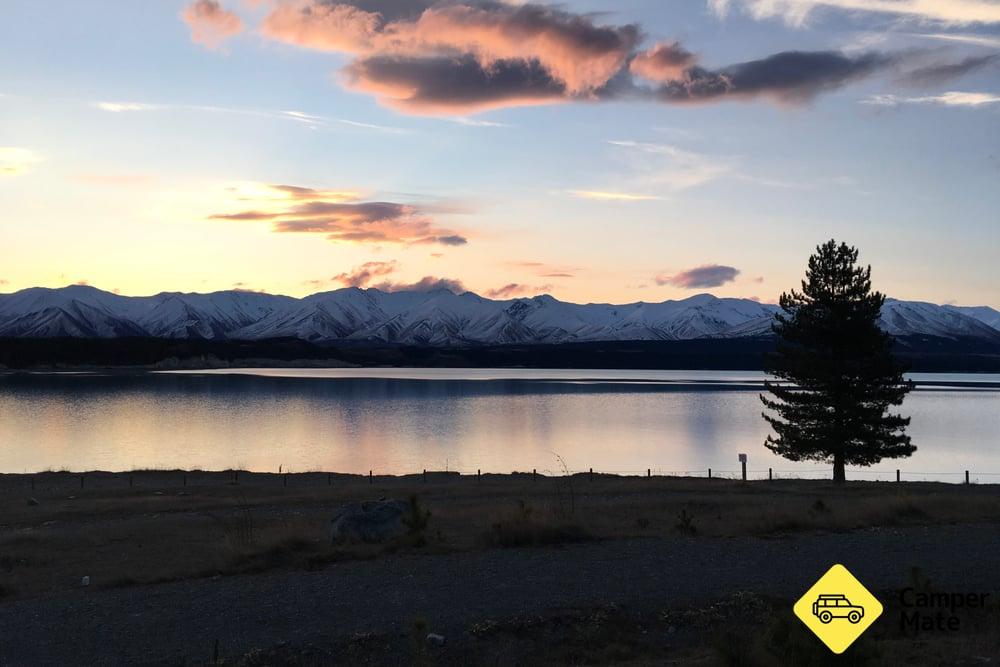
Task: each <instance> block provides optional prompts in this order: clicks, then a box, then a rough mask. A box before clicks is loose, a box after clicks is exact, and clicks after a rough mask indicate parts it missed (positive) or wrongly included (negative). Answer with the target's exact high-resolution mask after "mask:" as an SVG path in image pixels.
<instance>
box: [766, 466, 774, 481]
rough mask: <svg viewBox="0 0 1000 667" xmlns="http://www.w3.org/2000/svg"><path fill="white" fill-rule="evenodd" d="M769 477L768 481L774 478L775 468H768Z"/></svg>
mask: <svg viewBox="0 0 1000 667" xmlns="http://www.w3.org/2000/svg"><path fill="white" fill-rule="evenodd" d="M767 479H768V481H771V480H773V479H774V468H768V469H767Z"/></svg>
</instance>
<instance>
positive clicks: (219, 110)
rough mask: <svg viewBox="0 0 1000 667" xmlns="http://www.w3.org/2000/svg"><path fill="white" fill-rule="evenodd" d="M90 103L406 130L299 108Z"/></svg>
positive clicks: (114, 108)
mask: <svg viewBox="0 0 1000 667" xmlns="http://www.w3.org/2000/svg"><path fill="white" fill-rule="evenodd" d="M92 106H93V107H95V108H97V109H100V110H102V111H108V112H110V113H127V112H139V111H187V112H196V113H209V114H236V115H240V116H253V117H257V118H266V119H273V120H283V121H292V122H295V123H298V124H300V125H302V126H304V127H307V128H309V129H315V128H317V127H324V126H329V125H345V126H348V127H357V128H361V129H365V130H374V131H376V132H385V133H387V134H406V132H407V131H406V130H404V129H403V128H400V127H392V126H388V125H376V124H374V123H362V122H359V121H356V120H350V119H347V118H329V117H326V116H317V115H315V114H310V113H305V112H303V111H271V110H267V109H238V108H234V107H219V106H213V105H210V104H147V103H145V102H128V101H115V102H109V101H102V102H93V103H92Z"/></svg>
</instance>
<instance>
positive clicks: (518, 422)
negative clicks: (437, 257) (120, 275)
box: [0, 369, 1000, 482]
mask: <svg viewBox="0 0 1000 667" xmlns="http://www.w3.org/2000/svg"><path fill="white" fill-rule="evenodd" d="M914 379H916V380H917V381H918V382H919V383H921V388H920V389H919V390H918V391H915V392H913V393H912V394H911V395H910V396H909V397H908V398H907V400H906V403H905V404H904V405H903V408H902V411H903V413H904V414H907V415H910V416H912V418H913V423H912V425H911V427H910V433H911V435H912V436H913V441H914V443H915V444H916V445H917V447H918V451H917V453H916V454H915V455H914V456H913V457H911V458H910V459H904V460H900V461H898V462H897V461H885V462H883V463H882V464H880V465H879V466H876V467H875V468H874V469H873V470H869V471H865V472H860V471H858V472H855V473H853V474H852V476H853V477H854V478H862V479H877V478H883V479H887V478H889V477H890V476H891V477H894V476H895V469H896V468H897V467H899V468H901V469H902V470H903V473H904V478H905V479H938V480H944V481H960V480H961V479H962V476H963V471H964V470H966V469H968V470H970V471H971V475H972V479H973V481H980V482H1000V375H964V374H940V375H938V374H916V375H914ZM762 380H763V375H762V374H761V373H753V372H718V371H604V370H601V371H586V370H573V371H561V370H552V371H546V370H519V369H505V370H488V369H301V370H300V369H280V370H269V369H262V370H255V369H245V370H240V371H230V370H227V371H214V372H204V371H199V372H178V373H156V374H136V375H93V374H30V375H25V374H8V375H0V471H3V472H30V471H37V470H44V469H47V468H53V469H63V468H66V469H70V470H93V469H103V470H128V469H132V468H145V467H165V468H202V469H226V468H232V467H240V468H246V469H251V470H258V471H277V470H278V467H279V466H282V467H283V469H284V470H286V471H292V472H297V471H306V470H328V471H339V472H356V473H367V472H368V471H369V470H374V471H376V473H397V474H398V473H412V472H419V471H420V470H423V469H425V468H426V469H429V470H444V469H449V470H461V471H464V472H472V473H474V472H475V471H476V470H477V469H481V470H483V472H487V471H489V472H510V471H513V470H521V471H525V470H528V471H530V470H531V469H532V468H537V469H538V470H539V471H540V472H541V471H546V472H552V473H555V472H559V471H561V469H562V468H561V465H560V463H559V461H558V459H557V457H556V455H557V454H558V455H559V456H561V457H562V458H563V460H564V461H565V463H566V465H567V466H568V467H569V468H570V469H572V470H586V469H588V468H591V467H593V468H594V469H595V470H600V471H607V472H621V473H641V474H645V471H646V469H647V468H652V469H653V471H654V472H663V473H667V472H672V473H683V472H689V473H690V474H699V475H704V474H706V471H707V469H708V468H713V471H714V473H715V474H724V475H727V476H732V475H734V474H736V473H737V471H738V470H739V464H738V462H737V454H738V453H740V452H745V453H747V454H748V455H749V460H750V463H749V469H750V471H751V475H753V476H766V474H767V469H768V468H769V467H771V468H774V470H775V471H776V474H778V475H779V476H801V477H812V476H827V474H828V468H827V467H825V466H822V465H816V464H794V463H790V462H788V461H785V460H782V459H779V458H777V457H775V456H773V455H771V454H770V453H769V452H768V451H767V450H766V449H765V448H764V446H763V442H764V438H765V437H766V436H767V434H768V426H767V424H766V423H765V422H764V420H763V419H762V418H761V416H760V413H761V404H760V401H759V399H758V392H759V390H760V385H761V382H762Z"/></svg>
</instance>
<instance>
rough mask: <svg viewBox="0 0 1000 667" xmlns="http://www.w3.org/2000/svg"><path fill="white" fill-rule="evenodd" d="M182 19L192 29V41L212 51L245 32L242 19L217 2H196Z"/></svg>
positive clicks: (185, 11) (215, 0) (189, 6)
mask: <svg viewBox="0 0 1000 667" xmlns="http://www.w3.org/2000/svg"><path fill="white" fill-rule="evenodd" d="M181 17H182V18H183V19H184V21H185V23H187V24H188V26H189V27H190V28H191V41H193V42H195V43H196V44H201V45H202V46H205V47H207V48H210V49H215V48H218V47H219V46H221V45H222V43H223V42H224V41H226V40H227V39H229V38H230V37H232V36H233V35H236V34H239V33H240V32H242V30H243V21H242V20H240V17H239V16H237V15H236V14H234V13H233V12H231V11H229V10H227V9H224V8H223V7H222V5H220V4H219V3H218V1H217V0H195V1H194V2H192V3H191V4H190V5H188V6H187V7H186V8H185V9H184V11H183V12H182V13H181Z"/></svg>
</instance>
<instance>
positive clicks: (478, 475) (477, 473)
mask: <svg viewBox="0 0 1000 667" xmlns="http://www.w3.org/2000/svg"><path fill="white" fill-rule="evenodd" d="M482 476H483V471H482V470H479V469H477V470H476V481H477V482H478V481H479V479H480V478H481V477H482Z"/></svg>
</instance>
